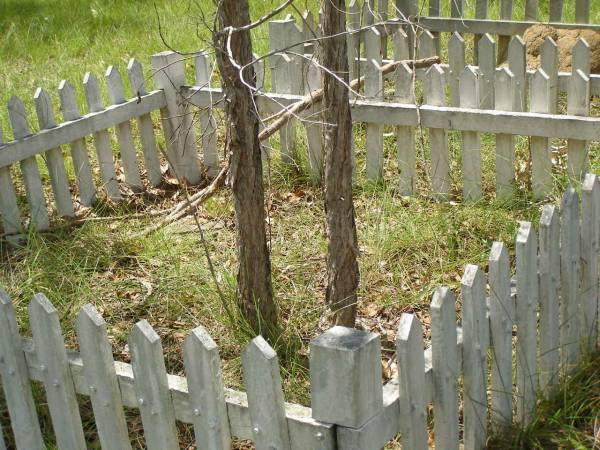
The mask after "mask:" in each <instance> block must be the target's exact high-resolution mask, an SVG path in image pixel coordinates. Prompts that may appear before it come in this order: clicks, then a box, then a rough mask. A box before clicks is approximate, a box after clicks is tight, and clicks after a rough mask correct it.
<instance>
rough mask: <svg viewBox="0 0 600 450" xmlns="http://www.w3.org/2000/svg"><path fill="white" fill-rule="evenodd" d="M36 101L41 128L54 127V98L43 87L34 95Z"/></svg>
mask: <svg viewBox="0 0 600 450" xmlns="http://www.w3.org/2000/svg"><path fill="white" fill-rule="evenodd" d="M33 100H34V102H35V111H36V113H37V117H38V123H39V125H40V129H42V130H43V129H46V128H53V127H55V126H56V119H55V117H54V108H53V107H52V100H51V99H50V95H49V94H48V92H47V91H46V90H45V89H42V88H41V87H39V88H37V89H36V90H35V94H34V95H33Z"/></svg>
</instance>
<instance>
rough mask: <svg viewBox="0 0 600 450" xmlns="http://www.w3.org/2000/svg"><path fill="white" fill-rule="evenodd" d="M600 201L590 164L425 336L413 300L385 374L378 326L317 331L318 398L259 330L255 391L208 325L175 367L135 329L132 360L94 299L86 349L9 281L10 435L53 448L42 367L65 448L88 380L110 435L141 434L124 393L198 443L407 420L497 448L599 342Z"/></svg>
mask: <svg viewBox="0 0 600 450" xmlns="http://www.w3.org/2000/svg"><path fill="white" fill-rule="evenodd" d="M580 197H581V198H580ZM599 208H600V180H599V179H598V177H597V176H596V175H592V174H587V175H586V176H585V177H584V181H583V185H582V189H581V196H580V195H579V194H578V193H577V191H576V190H575V189H573V188H568V189H567V190H566V191H565V193H564V195H563V198H562V202H561V204H560V206H559V207H557V206H554V205H545V206H544V207H543V211H542V215H541V219H540V222H539V225H538V226H534V224H532V223H530V222H521V223H520V224H519V228H518V231H517V234H516V237H515V260H514V261H515V262H514V265H513V266H512V267H511V262H510V261H511V258H510V257H509V251H508V247H507V246H506V245H505V244H504V243H502V242H494V243H493V245H492V248H491V250H490V255H489V263H488V272H487V274H486V273H484V272H483V271H482V270H481V269H480V268H479V267H478V266H476V265H472V264H470V265H467V266H466V268H465V271H464V274H463V276H462V279H461V285H460V292H459V293H458V295H459V296H460V297H459V298H460V300H461V303H460V305H461V306H460V309H459V311H460V320H458V321H457V312H456V311H457V309H456V308H457V303H456V302H457V298H456V297H455V294H454V293H453V292H452V290H450V289H448V288H446V287H440V288H438V289H436V290H435V292H434V293H433V296H432V301H431V304H430V316H431V322H430V323H431V329H430V330H431V332H430V336H429V337H428V339H427V341H424V339H423V336H424V334H423V327H422V325H421V323H420V320H419V318H417V316H415V315H414V314H402V316H401V317H400V321H399V327H398V330H397V334H396V360H397V364H398V372H397V373H396V374H395V375H394V376H393V378H392V380H391V381H389V382H387V383H385V384H382V382H381V348H380V339H379V336H378V335H377V334H374V333H370V332H367V331H359V330H353V329H349V328H343V327H334V328H331V329H329V330H328V331H326V332H325V333H324V334H322V335H320V336H319V337H317V338H315V339H314V340H313V341H312V342H311V344H310V378H311V407H306V406H300V405H295V404H290V403H285V400H284V397H283V391H282V385H281V379H280V374H279V363H278V360H277V354H276V353H275V351H274V350H273V349H272V348H271V347H270V346H269V345H268V344H267V343H266V341H264V340H263V339H262V337H260V336H259V337H257V338H255V339H253V340H252V341H251V342H250V343H249V344H248V345H247V346H246V348H245V349H244V351H243V354H242V365H243V371H244V380H245V386H246V390H247V392H239V391H234V390H231V389H227V388H225V387H224V386H223V383H222V380H221V374H220V368H219V355H218V348H217V345H216V344H215V342H214V341H213V340H212V339H211V337H210V336H209V334H208V333H207V331H206V330H205V329H204V328H203V327H198V328H196V329H194V330H192V331H191V332H190V333H189V334H188V336H187V338H186V339H185V342H184V345H183V359H184V366H185V377H184V376H182V375H171V374H167V372H166V370H165V364H164V360H163V350H162V346H161V343H160V338H159V336H158V335H157V334H156V332H155V331H154V330H153V328H152V327H151V325H150V324H149V323H148V322H147V321H145V320H141V321H140V322H138V323H137V324H136V325H135V326H134V327H133V329H132V331H131V333H130V337H129V348H130V351H131V358H132V362H131V364H127V363H123V362H120V361H114V360H113V356H112V350H111V347H110V344H109V341H108V337H107V329H106V323H105V322H104V320H103V319H102V317H101V316H100V315H99V314H98V312H97V311H96V310H95V309H94V307H93V306H91V305H86V306H84V307H83V309H82V310H81V311H80V313H79V315H78V318H77V323H76V330H77V336H78V341H79V347H80V351H79V352H75V351H73V350H71V349H67V348H65V343H64V340H63V338H62V333H61V326H60V323H59V317H58V311H57V310H56V309H55V308H54V306H53V305H52V303H51V302H50V301H49V300H48V299H47V298H46V297H44V296H43V295H42V294H37V295H35V296H34V297H33V299H32V300H31V302H30V304H29V320H30V329H31V332H32V335H33V338H32V339H31V338H27V337H22V336H21V335H20V334H19V331H18V328H17V324H16V317H15V311H14V308H13V303H12V301H11V299H10V298H9V296H8V295H7V294H6V293H5V292H4V291H1V290H0V325H1V326H0V376H1V380H2V386H3V388H4V392H5V398H6V402H7V406H8V411H9V414H10V427H6V428H5V437H7V438H8V439H13V440H14V442H15V444H16V446H17V448H23V449H30V448H44V442H47V440H48V439H50V438H49V437H48V436H46V437H45V438H43V437H42V435H41V432H40V427H39V424H38V419H37V413H36V408H35V403H34V397H33V395H32V390H31V386H30V382H31V381H38V382H41V383H42V384H43V386H44V390H45V391H46V398H47V402H48V407H49V410H50V416H51V419H52V425H53V430H54V439H55V440H56V442H57V443H58V446H59V447H61V448H85V445H86V443H85V436H84V434H83V429H82V425H81V415H80V411H79V406H78V403H77V401H76V397H75V394H79V395H83V396H86V397H90V399H91V403H92V407H93V411H94V417H95V423H96V428H97V431H98V434H99V438H100V441H101V443H102V445H103V447H106V448H129V445H130V444H129V437H128V432H127V423H126V421H125V418H124V415H123V406H125V407H128V408H136V409H139V410H140V413H141V418H142V422H143V425H144V430H145V439H146V444H147V446H148V448H150V449H166V448H169V449H170V448H178V446H179V444H178V436H177V429H176V423H177V422H182V423H188V424H192V425H193V426H194V431H195V440H196V445H197V446H198V447H199V448H210V449H226V448H229V445H230V441H231V438H232V437H238V438H245V439H251V440H252V441H253V443H254V445H255V446H256V448H257V449H258V450H267V449H273V448H278V449H282V448H289V449H321V450H323V449H344V450H348V449H356V450H358V449H361V450H365V449H379V448H382V447H383V446H384V445H386V444H387V443H388V442H389V441H390V440H392V439H396V438H397V435H398V434H399V433H400V441H401V443H402V446H403V448H411V449H419V448H423V449H426V448H428V446H429V444H430V443H431V439H433V440H434V442H435V446H436V448H448V449H456V448H459V445H460V444H461V443H462V445H464V448H465V449H468V450H477V449H483V448H485V445H486V442H487V438H488V436H489V435H490V434H492V433H501V432H502V430H503V429H504V428H505V427H507V426H511V425H512V424H513V423H520V424H523V425H526V424H529V423H531V422H532V421H533V420H534V419H535V416H536V411H535V407H536V400H537V398H538V397H540V396H542V397H548V396H551V395H553V393H555V392H556V388H557V386H558V384H559V382H560V381H561V380H562V379H563V378H564V377H566V376H568V375H569V374H570V373H571V372H572V371H573V370H574V369H575V368H576V367H577V365H578V364H579V362H580V361H581V359H582V358H583V356H584V355H585V354H586V353H588V352H592V351H595V350H596V349H597V348H598V335H599V334H598V331H599V330H598V306H599V304H598V256H599V250H600V249H599V242H600V240H599V237H600V236H599V235H600V212H599ZM512 273H514V276H511V274H512ZM514 327H516V339H514V338H513V329H514ZM425 347H426V348H425ZM513 364H516V371H515V370H513ZM460 380H462V383H459V381H460ZM460 396H462V398H463V403H462V406H461V404H459V402H458V398H459V397H460ZM513 402H516V405H517V408H516V412H515V415H514V416H513ZM429 405H432V407H433V419H434V420H433V427H434V436H435V437H434V438H431V437H430V430H429V429H428V424H427V411H428V407H429ZM461 408H462V423H459V417H460V413H461ZM488 416H489V417H490V421H489V423H488V420H487V418H488ZM459 427H460V428H459ZM459 429H462V430H463V432H462V435H461V433H459ZM6 430H12V434H10V433H6ZM461 436H462V437H461ZM11 442H12V441H11Z"/></svg>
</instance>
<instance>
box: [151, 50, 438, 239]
mask: <svg viewBox="0 0 600 450" xmlns="http://www.w3.org/2000/svg"><path fill="white" fill-rule="evenodd" d="M439 62H440V57H439V56H432V57H430V58H424V59H417V60H403V61H393V62H391V63H388V64H386V65H384V66H382V67H381V68H380V70H381V72H382V74H383V75H387V74H389V73H391V72H393V71H394V70H395V69H396V67H398V66H399V65H400V64H403V63H404V64H407V65H408V66H409V67H410V68H412V69H421V68H425V67H429V66H432V65H434V64H438V63H439ZM364 81H365V77H364V76H362V77H360V78H356V79H354V80H352V81H351V82H350V88H351V89H353V90H358V89H360V86H361V85H362V84H363V83H364ZM322 100H323V89H316V90H314V91H312V92H311V93H310V94H307V95H306V96H305V97H304V98H303V99H302V100H300V101H299V102H297V103H294V104H293V105H291V106H290V107H289V108H285V109H282V110H281V111H280V112H278V113H277V114H275V115H273V116H271V117H270V118H269V120H274V122H273V123H272V124H271V125H269V126H268V127H267V128H265V129H264V130H263V131H261V132H260V134H259V135H258V139H259V140H260V141H265V140H267V139H269V138H270V137H271V136H273V135H274V134H275V133H276V132H277V131H279V130H280V129H281V128H282V127H283V126H284V125H285V124H286V123H287V122H289V121H290V119H292V118H293V117H294V116H296V115H298V114H300V113H301V112H303V111H306V110H307V109H309V108H311V107H313V106H314V105H316V104H318V103H319V102H321V101H322ZM228 170H229V166H225V167H223V169H221V172H219V174H218V175H217V176H216V178H215V179H214V180H213V182H212V183H211V184H210V185H209V186H207V187H206V188H204V189H203V190H201V191H200V192H198V193H196V194H194V195H193V196H192V197H189V198H186V199H185V200H183V201H181V202H179V203H178V204H177V205H175V206H174V207H173V209H172V210H171V212H170V213H169V215H168V216H167V217H165V218H164V219H163V220H161V221H160V222H158V223H156V224H154V225H152V226H151V227H148V228H146V229H145V230H144V231H143V232H142V236H147V235H148V234H150V233H152V232H154V231H157V230H159V229H161V228H163V227H165V226H167V225H169V224H171V223H173V222H175V221H177V220H179V219H181V218H183V217H185V216H187V215H188V214H190V213H192V212H193V211H195V210H196V208H197V207H198V206H199V205H200V204H201V203H202V202H204V201H206V200H208V199H209V198H210V197H211V196H212V195H213V194H215V193H216V192H217V191H218V190H219V189H220V188H221V187H222V186H224V185H225V178H226V177H227V171H228Z"/></svg>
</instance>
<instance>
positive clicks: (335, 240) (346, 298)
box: [320, 0, 359, 327]
mask: <svg viewBox="0 0 600 450" xmlns="http://www.w3.org/2000/svg"><path fill="white" fill-rule="evenodd" d="M321 26H322V29H323V36H324V39H323V40H322V41H321V43H320V52H321V53H320V59H321V61H320V62H321V64H322V66H323V67H326V68H327V69H328V70H329V71H331V72H333V73H335V74H336V75H337V76H338V77H339V78H340V79H342V80H344V81H345V82H346V83H348V81H349V79H348V78H349V74H348V57H347V51H348V50H347V44H346V34H345V31H346V1H345V0H324V1H323V14H322V16H321ZM327 36H335V37H332V38H327ZM323 122H324V135H325V211H326V214H327V237H328V239H329V246H328V251H327V294H326V300H327V303H328V305H329V307H330V309H331V310H332V311H333V315H334V320H333V321H334V323H335V324H336V325H344V326H348V327H353V326H354V323H355V320H356V302H357V296H356V290H357V288H358V282H359V272H358V261H357V257H358V239H357V237H356V223H355V221H354V203H353V201H352V116H351V113H350V103H349V99H348V88H347V87H346V85H344V84H343V83H340V82H339V81H338V80H336V79H335V78H334V77H333V76H332V75H331V74H329V73H328V71H326V70H324V71H323Z"/></svg>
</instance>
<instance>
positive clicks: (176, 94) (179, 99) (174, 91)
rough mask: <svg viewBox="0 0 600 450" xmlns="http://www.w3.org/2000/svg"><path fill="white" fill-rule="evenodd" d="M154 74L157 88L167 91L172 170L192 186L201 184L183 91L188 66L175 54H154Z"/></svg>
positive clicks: (165, 127) (165, 112) (165, 114)
mask: <svg viewBox="0 0 600 450" xmlns="http://www.w3.org/2000/svg"><path fill="white" fill-rule="evenodd" d="M152 74H153V78H154V84H155V87H156V89H162V90H163V91H164V92H165V98H166V101H167V106H166V107H165V108H163V109H161V110H160V116H161V121H162V126H163V131H164V133H165V142H166V145H167V155H168V157H169V168H170V169H171V170H172V171H173V172H174V174H175V175H176V176H177V177H181V178H185V179H186V180H187V181H188V182H189V183H192V184H194V183H197V182H198V181H200V168H199V165H198V155H197V151H196V136H195V133H194V129H193V127H192V116H191V111H190V110H189V109H190V106H189V105H188V104H187V100H186V99H185V98H184V97H183V95H181V92H180V89H181V87H182V86H183V85H185V84H186V82H185V64H184V62H183V59H182V57H181V55H179V54H177V53H175V52H170V51H166V52H161V53H157V54H155V55H152Z"/></svg>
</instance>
